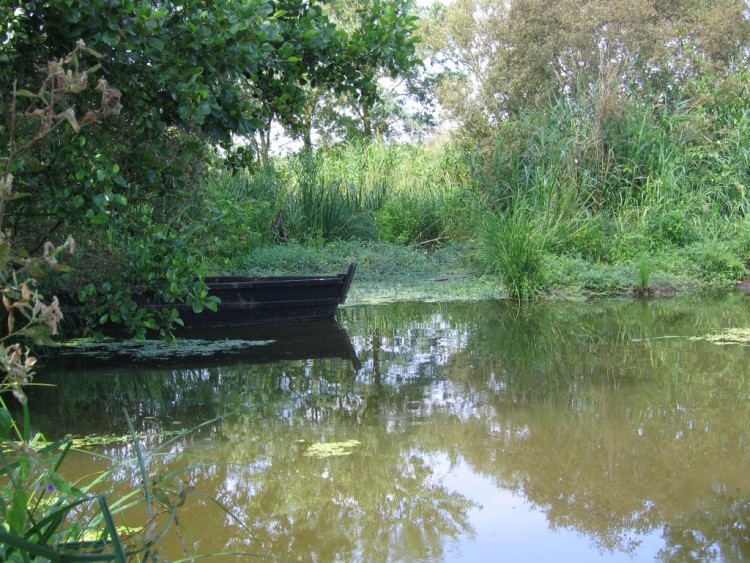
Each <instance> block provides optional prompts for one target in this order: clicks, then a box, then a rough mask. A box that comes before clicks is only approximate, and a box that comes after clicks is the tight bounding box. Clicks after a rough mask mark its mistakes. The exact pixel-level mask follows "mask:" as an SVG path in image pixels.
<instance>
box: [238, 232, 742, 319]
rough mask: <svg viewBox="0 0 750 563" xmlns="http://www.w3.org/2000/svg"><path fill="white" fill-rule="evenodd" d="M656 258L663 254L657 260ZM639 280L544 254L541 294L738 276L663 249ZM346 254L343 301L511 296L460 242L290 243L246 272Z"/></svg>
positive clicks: (631, 291) (302, 269) (635, 271)
mask: <svg viewBox="0 0 750 563" xmlns="http://www.w3.org/2000/svg"><path fill="white" fill-rule="evenodd" d="M662 258H663V259H662ZM651 260H653V262H655V263H659V264H665V267H661V266H659V267H654V268H653V270H652V271H651V272H650V275H649V279H648V280H647V281H646V283H643V282H644V280H643V278H642V277H641V276H642V272H641V267H642V265H641V263H640V260H634V261H630V262H628V263H622V264H592V263H588V262H585V261H584V260H581V259H575V258H568V257H555V256H548V257H546V261H547V267H548V270H549V271H550V272H552V273H551V274H550V279H551V280H553V281H552V282H551V283H550V285H549V287H548V288H547V290H546V291H545V292H544V293H543V294H540V295H539V296H538V297H539V299H541V300H576V301H578V300H587V299H592V298H638V299H642V298H669V297H673V296H675V295H677V294H683V293H700V292H706V291H707V292H733V291H737V290H738V289H737V287H738V284H739V283H740V282H741V280H740V279H732V278H727V277H725V276H721V275H717V276H716V278H714V279H711V278H707V277H705V276H701V275H698V274H696V273H690V272H688V271H687V269H684V268H682V269H681V266H680V262H678V261H677V260H675V258H673V257H671V258H670V256H669V255H666V256H661V255H655V256H653V257H651ZM351 261H355V262H357V263H358V266H357V276H356V277H355V280H354V283H353V284H352V287H351V290H350V292H349V297H348V298H347V301H346V303H344V304H343V305H341V306H342V307H353V306H359V305H377V304H380V303H393V302H405V301H435V302H441V301H442V302H445V301H481V300H490V299H513V297H512V296H511V295H510V294H509V293H508V291H507V290H506V289H505V288H504V287H503V285H502V283H501V281H500V280H499V279H498V278H497V276H495V275H488V274H484V273H481V271H478V270H477V268H476V265H475V264H473V259H472V253H471V249H470V247H468V246H467V245H459V244H454V245H451V246H448V247H440V248H434V249H431V250H425V249H424V248H422V247H405V246H401V245H395V244H387V243H372V244H366V245H362V244H359V243H356V244H355V243H351V242H338V243H331V244H329V245H325V246H323V247H320V248H314V247H309V246H302V245H299V244H296V243H292V244H289V245H284V246H274V247H268V248H265V249H263V251H262V252H259V253H258V254H256V255H255V256H254V258H253V259H252V260H249V261H248V266H249V268H250V270H251V271H252V273H253V275H260V276H274V275H281V274H288V275H315V274H326V273H329V272H334V271H335V272H338V271H339V270H342V268H344V267H345V265H346V264H348V263H349V262H351ZM342 271H343V270H342Z"/></svg>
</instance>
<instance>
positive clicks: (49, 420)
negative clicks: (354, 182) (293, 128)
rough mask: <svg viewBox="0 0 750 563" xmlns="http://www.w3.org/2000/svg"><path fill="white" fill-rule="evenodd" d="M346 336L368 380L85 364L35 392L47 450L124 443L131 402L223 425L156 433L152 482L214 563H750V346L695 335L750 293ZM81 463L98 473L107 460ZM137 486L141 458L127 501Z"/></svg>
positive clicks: (118, 485)
mask: <svg viewBox="0 0 750 563" xmlns="http://www.w3.org/2000/svg"><path fill="white" fill-rule="evenodd" d="M340 321H341V324H342V326H344V327H346V329H347V331H348V334H349V336H350V339H351V343H352V345H353V347H354V350H355V351H356V354H357V356H358V358H359V359H360V360H361V362H362V367H361V369H359V370H358V371H355V369H354V364H353V362H352V361H351V360H347V359H335V358H326V359H307V360H292V361H285V362H282V363H276V364H264V365H258V364H246V363H245V364H243V363H242V362H240V363H235V364H234V365H225V366H210V365H204V366H203V367H194V368H193V369H181V368H175V367H170V368H165V369H162V370H154V371H150V370H145V369H143V368H139V369H137V370H132V371H127V370H124V369H111V370H107V371H104V372H103V371H96V372H94V371H82V370H77V371H69V372H67V373H65V374H62V375H60V374H50V377H51V378H52V379H54V380H55V381H56V382H57V383H58V384H59V388H57V389H55V390H54V391H44V390H37V391H36V392H35V394H34V396H33V397H32V405H33V406H34V408H35V409H36V410H35V411H34V414H35V419H36V421H37V423H38V425H39V429H40V430H42V431H44V432H45V433H47V434H48V436H55V435H60V434H65V433H71V434H75V435H82V434H90V433H94V434H110V433H115V434H122V433H126V432H127V431H126V423H125V418H124V414H123V408H125V409H126V410H127V412H128V413H129V414H130V416H131V417H133V419H134V422H135V425H136V428H137V430H138V431H140V432H145V433H148V434H151V435H156V434H158V433H159V432H163V431H171V430H176V429H181V428H186V427H190V426H193V425H196V424H199V423H201V422H204V421H206V420H210V419H213V418H215V417H221V416H224V418H222V419H220V420H214V421H213V422H210V423H208V424H206V425H205V426H203V427H201V428H200V429H198V430H196V431H195V432H193V433H191V434H190V436H189V437H188V438H186V439H180V440H177V441H174V442H171V443H169V444H167V445H166V446H160V444H162V443H163V442H164V441H165V440H166V438H163V437H155V438H153V439H145V440H144V442H145V443H146V448H147V449H148V450H149V451H151V452H153V455H151V456H150V457H149V459H148V465H149V470H150V471H151V472H152V473H153V474H154V475H159V476H162V477H161V478H163V479H164V481H165V483H166V484H167V485H170V486H172V487H173V488H174V489H175V490H177V489H180V488H183V489H185V490H187V491H188V493H189V494H188V495H187V500H186V502H185V504H184V505H183V506H181V507H180V509H179V510H180V512H179V514H180V522H181V523H182V524H183V525H184V527H185V529H186V533H185V534H184V535H183V538H182V543H184V544H185V545H188V546H190V547H191V548H193V547H194V548H195V549H196V550H197V551H198V552H200V553H210V552H223V551H231V552H252V553H257V554H264V555H270V556H276V557H280V558H282V559H285V560H302V561H324V562H327V561H500V560H507V561H534V562H537V561H556V562H559V561H571V562H585V561H652V560H664V561H709V560H711V561H715V560H724V561H741V560H747V559H750V374H749V371H750V362H749V361H748V360H750V348H748V347H746V346H745V345H743V344H742V343H741V342H740V343H728V342H726V341H718V342H717V341H715V340H711V339H705V338H699V339H696V338H695V337H705V336H709V335H717V334H721V333H722V332H723V331H725V330H728V329H742V328H750V300H749V299H748V298H746V297H743V296H740V295H732V296H730V297H727V298H723V299H708V298H705V299H702V298H698V297H689V298H677V299H673V300H667V301H655V302H633V301H607V302H594V303H585V304H572V303H547V304H537V305H522V306H519V305H518V304H515V303H498V302H484V303H473V304H398V305H392V306H391V305H389V306H377V307H361V308H350V309H344V310H342V311H341V316H340ZM735 336H737V334H735ZM739 336H740V337H741V336H742V334H741V333H740V334H739ZM739 340H741V338H739ZM320 443H326V444H329V446H330V445H331V444H333V445H338V446H339V448H338V449H336V448H332V447H329V448H328V449H323V450H322V451H318V450H316V449H314V448H313V449H311V446H314V445H316V444H320ZM92 451H95V452H97V453H101V454H104V455H105V456H106V460H107V461H106V463H107V464H108V463H110V460H113V461H115V462H118V461H121V460H126V459H129V458H131V457H132V455H133V450H132V447H130V446H127V445H109V446H106V447H103V448H100V449H98V450H92ZM332 454H340V455H332ZM69 461H70V462H72V463H70V464H69V465H68V468H67V471H68V473H69V474H74V473H75V474H78V475H90V474H91V473H92V472H94V471H96V470H98V469H100V468H101V467H102V466H103V465H104V463H105V462H103V461H102V459H101V458H95V457H92V456H91V455H90V454H87V453H80V454H76V455H75V457H74V458H73V459H71V460H69ZM178 469H184V471H182V472H178V473H177V474H176V475H175V476H174V477H173V478H172V477H169V472H170V471H177V470H178ZM137 475H138V473H137V470H136V467H135V464H133V463H129V464H125V465H123V467H122V468H121V469H120V470H118V471H117V472H116V482H115V483H112V485H111V487H112V488H113V489H114V490H116V491H119V492H122V491H126V490H128V489H129V488H131V487H133V486H135V485H137V483H138V479H139V477H138V476H137ZM210 497H213V498H218V499H219V500H220V501H221V503H223V505H224V506H225V507H226V509H227V510H228V513H227V512H224V511H223V510H222V509H220V508H219V507H218V506H217V505H215V504H213V503H212V502H211V501H210V500H209V498H210ZM176 498H178V495H175V496H174V497H173V498H172V501H174V499H176ZM230 514H231V515H230ZM180 543H181V542H180V541H179V540H178V539H177V538H176V537H174V536H170V539H169V542H168V545H167V547H166V548H165V551H164V554H165V555H168V556H170V557H180V556H181V554H182V549H181V547H180ZM220 559H221V560H223V559H224V558H219V557H216V558H214V559H212V560H220ZM246 559H247V558H246V557H240V560H246Z"/></svg>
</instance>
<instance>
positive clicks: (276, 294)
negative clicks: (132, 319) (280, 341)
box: [61, 262, 357, 334]
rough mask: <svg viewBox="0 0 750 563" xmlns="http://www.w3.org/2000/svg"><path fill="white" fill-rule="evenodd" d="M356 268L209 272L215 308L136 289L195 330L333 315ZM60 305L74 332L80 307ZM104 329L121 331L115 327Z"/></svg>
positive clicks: (67, 301) (150, 304)
mask: <svg viewBox="0 0 750 563" xmlns="http://www.w3.org/2000/svg"><path fill="white" fill-rule="evenodd" d="M356 269H357V264H356V263H355V262H352V263H351V264H350V265H349V269H348V270H347V272H346V273H345V274H336V275H332V276H288V277H242V276H221V277H207V278H205V282H206V285H207V286H208V289H209V295H214V296H216V297H218V298H219V299H220V300H221V303H220V304H219V306H218V310H217V311H210V310H208V309H204V310H203V311H201V312H200V313H196V312H194V311H193V309H192V307H189V306H188V305H185V304H184V303H179V302H173V303H166V302H164V301H162V300H160V299H158V298H157V297H156V295H155V293H154V292H150V291H143V292H140V293H138V294H137V296H136V301H137V303H138V304H139V305H140V306H141V307H145V308H146V309H151V310H155V311H159V310H161V309H165V308H166V309H172V308H174V309H177V311H178V312H179V314H180V318H181V319H182V322H183V323H184V324H183V326H184V327H185V328H195V329H206V328H208V329H213V328H224V327H233V326H246V325H253V324H258V323H288V322H296V321H311V320H322V319H333V318H334V317H335V316H336V309H337V308H338V306H339V305H341V304H342V303H344V301H346V296H347V294H348V293H349V287H350V286H351V284H352V279H353V278H354V272H355V271H356ZM61 305H62V309H63V314H64V315H65V319H66V321H67V323H66V324H67V325H68V329H69V330H72V332H73V333H75V331H76V330H77V328H78V327H79V326H80V321H79V319H78V313H79V312H80V310H81V306H80V305H79V304H76V303H75V300H74V298H73V297H67V298H66V297H65V296H63V297H62V298H61ZM102 328H104V329H105V331H107V332H112V333H114V334H117V332H118V328H117V327H116V326H109V325H107V326H105V327H102Z"/></svg>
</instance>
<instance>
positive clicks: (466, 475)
mask: <svg viewBox="0 0 750 563" xmlns="http://www.w3.org/2000/svg"><path fill="white" fill-rule="evenodd" d="M434 462H435V465H433V468H434V471H435V473H436V474H437V475H442V476H441V477H440V483H441V484H442V485H443V486H445V487H446V488H448V489H449V490H450V491H452V492H456V493H458V494H460V495H462V496H464V497H466V498H467V499H468V500H470V501H472V502H473V503H475V504H476V506H475V507H474V508H470V509H469V513H468V517H469V522H470V524H471V527H472V528H473V532H474V533H473V534H472V535H471V536H469V537H467V536H462V537H461V538H459V539H457V540H449V541H448V542H447V545H446V549H445V551H446V556H445V561H467V562H473V561H477V562H478V561H490V560H493V561H512V562H514V563H524V562H528V563H538V562H542V561H549V562H555V563H565V562H570V563H583V562H586V561H608V562H618V561H623V562H626V561H627V562H631V563H632V562H633V561H653V560H654V559H655V557H656V555H657V553H658V551H659V550H660V549H661V548H662V547H663V546H664V542H663V540H662V538H661V531H660V530H657V531H655V532H652V533H651V534H649V535H646V536H638V541H639V542H640V544H639V546H638V547H637V548H636V549H635V550H633V552H632V553H623V552H608V551H600V550H597V549H596V547H595V546H592V544H591V540H590V538H587V537H586V536H583V535H581V534H579V533H577V532H576V531H575V530H567V529H554V530H553V529H550V526H549V522H548V521H547V517H546V515H545V513H544V512H542V511H541V510H538V509H536V508H534V507H533V506H531V505H530V504H529V503H528V502H526V501H525V500H524V499H523V497H522V496H520V495H516V494H514V493H512V492H510V491H507V490H504V489H498V488H497V486H496V485H495V484H494V483H492V482H491V481H490V480H489V479H487V478H486V477H483V476H481V475H477V474H476V473H474V472H473V471H472V470H471V468H469V467H467V466H466V464H465V462H463V461H460V462H459V463H458V464H455V465H453V466H451V463H450V461H449V460H448V458H447V456H439V457H438V456H436V457H435V458H434ZM490 554H493V555H490ZM490 557H491V559H490Z"/></svg>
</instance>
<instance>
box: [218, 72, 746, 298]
mask: <svg viewBox="0 0 750 563" xmlns="http://www.w3.org/2000/svg"><path fill="white" fill-rule="evenodd" d="M746 78H747V73H738V75H737V76H732V77H729V78H728V79H725V80H723V81H711V80H705V81H702V82H696V83H694V84H691V86H690V91H683V92H681V93H679V94H675V95H674V96H672V97H671V98H670V99H664V100H661V99H660V100H657V101H656V102H658V103H656V102H655V101H654V100H646V99H642V98H641V99H635V98H629V97H627V96H626V95H619V94H618V95H614V94H613V91H612V90H611V89H608V88H607V87H606V84H603V85H600V86H601V87H595V88H590V87H588V85H581V87H580V88H579V89H577V90H576V91H575V92H572V93H570V94H569V95H567V96H564V97H559V98H553V99H550V100H549V103H548V104H547V106H546V107H540V108H532V109H527V110H526V111H522V112H521V113H520V114H518V115H517V116H515V117H514V118H512V119H509V120H508V121H506V122H504V123H502V124H501V125H500V126H499V127H498V129H497V138H496V139H495V140H494V142H493V143H491V146H492V147H494V149H493V150H485V151H484V152H479V151H477V150H475V148H474V147H472V146H468V145H462V144H460V143H457V142H454V141H446V140H442V141H440V142H435V143H432V144H428V145H423V146H404V145H388V144H385V143H380V142H373V143H370V144H341V145H339V146H337V147H334V148H329V149H322V150H320V151H317V152H316V153H314V154H313V155H305V156H299V155H298V156H289V157H285V158H280V159H276V160H275V161H274V163H273V165H272V167H270V168H267V169H264V170H257V171H254V172H253V173H247V174H246V175H245V177H244V179H243V181H242V183H240V184H237V185H236V186H235V185H232V187H227V188H226V189H225V192H226V190H229V191H230V192H231V193H233V194H239V195H238V197H239V198H240V199H242V198H243V197H244V198H252V199H253V201H257V202H265V204H264V205H265V207H263V206H261V205H258V206H257V207H256V218H255V219H254V220H253V221H254V222H253V224H254V225H256V226H255V227H254V228H257V229H258V230H259V231H260V233H261V240H262V243H261V246H262V245H264V244H266V243H269V242H272V241H273V236H272V235H273V228H272V226H273V221H274V218H276V217H277V216H278V213H279V212H283V213H284V227H285V228H286V229H287V230H288V231H289V234H290V236H291V239H292V240H293V241H296V242H299V243H303V244H306V245H310V246H314V247H316V248H319V249H321V248H326V247H327V246H328V245H330V244H331V243H335V242H336V241H341V240H360V241H368V242H369V243H375V242H384V243H390V244H394V245H405V246H417V247H419V246H422V245H425V246H429V245H437V246H439V245H443V244H451V243H460V244H466V243H469V242H471V243H472V245H473V246H474V247H475V248H476V249H477V252H476V254H475V256H476V257H477V260H476V262H475V264H476V266H477V268H478V270H477V271H480V272H484V271H494V272H495V275H498V276H499V275H501V272H506V274H505V275H506V276H508V278H507V280H506V279H505V278H504V284H506V285H507V286H508V288H509V291H510V292H511V293H512V294H514V295H534V294H538V292H539V288H541V287H545V283H543V282H542V279H543V276H544V274H543V273H541V272H543V270H544V268H543V265H542V264H543V262H544V260H542V259H540V258H538V256H539V255H547V257H548V258H549V257H558V258H564V257H570V258H581V259H583V260H584V261H585V262H587V263H589V264H593V265H597V264H606V265H611V266H613V267H614V266H623V267H625V268H626V269H627V268H629V269H630V272H631V274H630V278H631V280H632V271H633V270H632V268H633V265H634V264H638V263H639V260H640V257H641V256H643V255H644V254H648V255H650V256H652V257H656V256H664V257H666V263H665V264H664V266H663V267H661V266H660V267H659V268H656V269H657V270H659V271H663V272H665V273H669V272H672V273H673V274H675V275H676V274H677V273H679V269H678V268H677V267H672V265H671V262H672V261H674V262H675V263H680V264H682V266H681V267H682V268H686V267H689V272H690V275H694V276H700V279H712V280H724V281H725V283H729V280H730V279H731V277H732V276H737V275H741V268H739V267H738V266H737V262H736V261H735V260H734V259H737V260H739V261H740V262H748V261H749V260H750V242H748V241H750V235H748V234H747V233H748V232H750V229H748V228H747V227H743V226H742V225H743V223H744V222H745V219H744V217H745V216H747V213H749V212H750V193H749V192H748V188H747V187H748V186H750V166H748V165H747V163H748V162H750V148H748V147H750V142H748V140H750V91H748V89H747V88H746ZM483 147H484V148H485V149H487V145H486V144H485V145H483ZM477 227H478V228H477ZM514 231H515V232H514ZM526 243H528V244H526ZM540 248H541V249H543V250H539V249H540ZM256 252H265V250H259V249H257V247H256V249H253V250H252V253H253V254H254V253H256ZM524 253H526V254H524ZM732 257H734V259H733V258H732ZM660 260H661V258H660ZM691 260H692V261H693V262H691ZM696 261H699V262H700V263H698V262H696ZM245 262H246V260H245V259H244V258H242V257H240V258H239V259H238V260H236V261H235V262H234V263H233V267H234V269H236V270H239V269H241V267H242V265H243V264H244V263H245ZM500 264H503V265H502V266H500ZM712 268H713V269H715V271H713V270H711V269H712ZM618 271H619V270H618ZM712 272H713V273H712ZM714 274H715V275H714ZM639 275H640V274H639ZM596 277H597V276H593V278H596ZM616 277H617V279H618V284H619V283H620V277H619V274H618V276H616ZM593 278H592V285H597V283H596V280H595V279H593ZM524 279H526V282H524V281H523V280H524ZM534 280H536V281H534ZM631 283H632V281H631ZM524 284H526V285H524ZM598 285H599V286H601V287H609V286H614V285H617V284H614V283H609V282H607V280H604V281H603V283H601V284H598Z"/></svg>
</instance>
